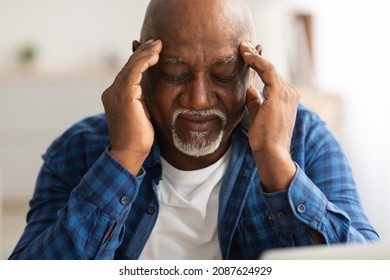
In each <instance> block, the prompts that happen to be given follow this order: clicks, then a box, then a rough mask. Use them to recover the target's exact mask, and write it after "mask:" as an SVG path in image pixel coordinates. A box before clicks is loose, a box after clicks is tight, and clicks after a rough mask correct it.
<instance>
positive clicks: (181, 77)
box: [162, 73, 189, 84]
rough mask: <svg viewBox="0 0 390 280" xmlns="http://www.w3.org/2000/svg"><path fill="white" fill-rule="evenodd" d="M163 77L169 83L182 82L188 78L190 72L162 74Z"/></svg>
mask: <svg viewBox="0 0 390 280" xmlns="http://www.w3.org/2000/svg"><path fill="white" fill-rule="evenodd" d="M162 77H163V78H164V80H166V81H167V82H168V83H171V84H180V83H184V82H186V81H187V80H188V78H189V75H188V74H178V75H173V74H165V73H163V74H162Z"/></svg>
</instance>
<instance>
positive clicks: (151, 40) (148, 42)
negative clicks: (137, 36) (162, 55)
mask: <svg viewBox="0 0 390 280" xmlns="http://www.w3.org/2000/svg"><path fill="white" fill-rule="evenodd" d="M153 41H154V40H153V39H150V40H148V41H146V43H145V44H150V43H151V42H153Z"/></svg>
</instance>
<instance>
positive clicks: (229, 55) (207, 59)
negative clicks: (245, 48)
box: [159, 41, 241, 67]
mask: <svg viewBox="0 0 390 280" xmlns="http://www.w3.org/2000/svg"><path fill="white" fill-rule="evenodd" d="M175 42H176V41H174V42H172V41H168V42H167V41H163V50H162V52H161V54H160V61H159V63H160V64H174V65H191V66H197V67H207V66H213V65H228V64H235V63H237V62H239V61H240V59H241V57H240V55H239V49H238V48H239V43H230V44H226V43H222V44H221V43H210V42H188V43H183V42H178V43H175Z"/></svg>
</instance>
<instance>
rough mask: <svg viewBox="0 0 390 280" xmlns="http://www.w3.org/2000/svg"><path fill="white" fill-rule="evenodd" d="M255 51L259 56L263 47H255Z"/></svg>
mask: <svg viewBox="0 0 390 280" xmlns="http://www.w3.org/2000/svg"><path fill="white" fill-rule="evenodd" d="M256 51H257V52H258V53H259V55H261V53H262V52H263V46H262V45H256Z"/></svg>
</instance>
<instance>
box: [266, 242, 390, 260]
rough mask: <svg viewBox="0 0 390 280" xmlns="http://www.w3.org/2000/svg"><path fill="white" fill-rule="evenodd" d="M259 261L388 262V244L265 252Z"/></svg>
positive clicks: (389, 248)
mask: <svg viewBox="0 0 390 280" xmlns="http://www.w3.org/2000/svg"><path fill="white" fill-rule="evenodd" d="M259 259H260V260H390V243H371V244H367V243H364V244H363V243H359V244H335V245H314V246H302V247H289V248H278V249H272V250H268V251H265V252H264V253H263V254H261V255H260V256H259Z"/></svg>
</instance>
